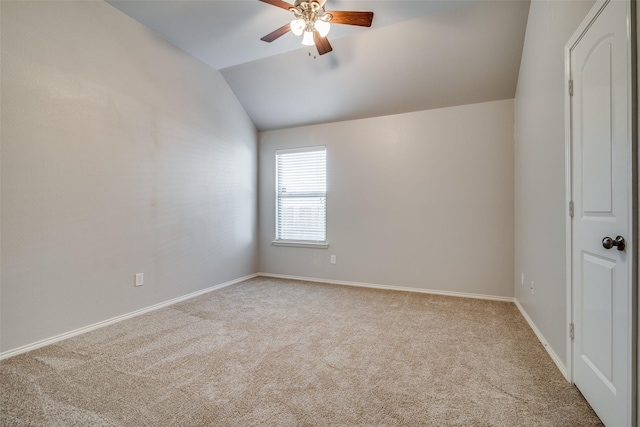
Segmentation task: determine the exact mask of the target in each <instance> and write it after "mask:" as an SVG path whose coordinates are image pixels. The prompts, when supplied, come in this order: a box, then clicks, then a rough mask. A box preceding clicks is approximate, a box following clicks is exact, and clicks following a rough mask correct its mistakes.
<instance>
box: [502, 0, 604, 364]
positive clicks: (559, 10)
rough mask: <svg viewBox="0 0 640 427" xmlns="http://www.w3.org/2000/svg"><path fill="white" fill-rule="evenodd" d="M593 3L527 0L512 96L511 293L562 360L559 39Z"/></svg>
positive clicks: (562, 192) (563, 289)
mask: <svg viewBox="0 0 640 427" xmlns="http://www.w3.org/2000/svg"><path fill="white" fill-rule="evenodd" d="M593 3H594V2H593V1H590V0H589V1H545V0H539V1H532V2H531V7H530V9H529V19H528V23H527V33H526V36H525V42H524V49H523V53H522V62H521V64H520V75H519V78H518V88H517V92H516V99H515V130H516V132H515V142H516V150H515V170H516V190H515V192H516V197H515V221H516V229H515V230H516V232H515V249H516V260H515V276H514V278H513V281H514V283H515V296H516V299H517V300H518V301H519V302H520V304H521V305H522V306H523V308H524V309H525V311H526V312H527V314H528V315H529V316H530V317H531V319H532V320H533V322H534V323H535V325H536V327H537V328H538V330H539V331H540V332H541V333H542V335H543V336H544V338H545V340H546V341H547V342H548V344H549V345H550V346H551V348H552V350H553V351H554V352H555V353H556V354H557V355H558V357H559V358H560V360H561V361H563V363H565V366H566V357H567V354H566V334H567V331H568V326H567V324H566V323H567V322H566V276H565V274H566V262H565V258H566V254H565V251H566V245H565V236H566V233H565V220H566V216H565V212H566V211H565V209H566V206H565V152H564V151H565V140H564V46H565V44H566V43H567V41H568V40H569V38H570V37H571V35H572V34H573V32H574V31H575V30H576V28H578V25H580V22H582V20H583V19H584V17H585V16H586V14H587V12H588V11H589V9H591V7H592V6H593ZM521 273H524V278H525V286H524V287H523V286H521ZM531 281H533V282H534V283H535V294H534V295H531V293H530V290H529V286H528V285H529V284H530V282H531Z"/></svg>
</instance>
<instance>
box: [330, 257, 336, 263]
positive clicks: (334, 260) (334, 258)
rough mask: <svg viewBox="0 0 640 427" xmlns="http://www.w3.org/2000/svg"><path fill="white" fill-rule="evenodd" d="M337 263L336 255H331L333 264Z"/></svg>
mask: <svg viewBox="0 0 640 427" xmlns="http://www.w3.org/2000/svg"><path fill="white" fill-rule="evenodd" d="M335 263H336V256H335V255H331V264H335Z"/></svg>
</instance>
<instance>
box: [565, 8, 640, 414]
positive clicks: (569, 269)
mask: <svg viewBox="0 0 640 427" xmlns="http://www.w3.org/2000/svg"><path fill="white" fill-rule="evenodd" d="M610 1H612V0H597V1H596V3H595V4H594V6H593V7H592V8H591V10H590V11H589V13H588V14H587V16H586V17H585V18H584V20H583V21H582V23H581V24H580V26H578V28H577V29H576V30H575V32H574V33H573V35H572V36H571V38H570V39H569V41H568V42H567V44H566V45H565V48H564V65H565V80H564V89H565V92H564V99H565V116H564V117H565V120H564V122H565V202H566V203H565V218H566V221H565V230H566V319H567V323H566V328H567V329H566V331H567V332H566V350H567V360H566V379H567V381H569V382H570V383H571V384H574V381H573V356H574V354H573V353H574V352H573V339H571V337H570V334H569V328H570V325H571V324H572V323H573V309H574V307H573V256H572V252H573V251H572V249H573V218H572V216H571V210H572V207H571V203H572V199H573V197H572V196H573V182H572V172H573V166H572V165H573V162H572V143H571V128H572V126H571V125H572V116H571V96H570V95H569V89H570V88H569V81H570V80H571V50H572V49H573V48H574V47H575V45H576V44H577V43H578V42H579V41H580V40H581V39H582V37H583V35H584V33H585V32H586V31H587V29H589V27H590V26H591V25H592V23H593V21H594V20H595V19H596V18H597V17H598V15H600V13H601V12H602V10H603V9H604V7H605V6H606V5H607V4H608V3H609V2H610ZM613 1H616V0H613ZM626 3H627V31H628V34H627V36H628V38H629V41H630V43H629V49H630V51H629V52H628V53H629V58H630V61H631V64H629V66H630V68H631V70H630V73H629V76H628V84H629V86H628V87H629V88H631V91H630V92H631V95H630V96H629V100H628V107H629V113H628V114H629V117H628V119H629V126H630V127H631V129H630V130H631V132H630V135H631V143H630V146H629V153H628V162H629V163H628V165H629V168H630V171H631V174H630V178H629V179H630V180H631V182H630V186H629V200H630V207H629V222H630V224H629V225H630V231H629V234H630V237H632V242H631V245H630V247H629V249H630V257H629V260H630V263H631V266H630V268H631V275H630V281H631V301H630V309H631V319H629V322H630V329H631V343H630V344H631V345H630V351H631V354H630V355H629V356H630V358H629V363H630V365H631V366H629V368H630V372H631V382H630V384H629V387H630V389H629V390H628V392H629V398H630V399H631V402H629V403H630V405H629V406H630V410H631V420H632V425H635V422H636V420H637V416H638V414H640V400H639V399H638V395H640V390H638V388H639V387H640V370H638V365H639V364H640V338H639V333H640V319H639V317H638V311H640V305H639V298H638V264H639V263H640V254H639V253H638V243H639V242H638V241H639V240H640V233H639V228H638V224H639V222H640V215H639V210H638V200H640V188H638V187H639V186H638V165H639V160H638V151H639V150H638V145H639V144H640V143H639V141H638V120H639V117H638V96H640V94H639V93H638V85H637V83H638V82H637V80H638V72H637V56H638V55H637V53H638V45H640V40H638V37H639V36H638V34H637V22H638V20H640V9H639V10H637V11H636V8H637V7H636V2H635V1H633V0H626Z"/></svg>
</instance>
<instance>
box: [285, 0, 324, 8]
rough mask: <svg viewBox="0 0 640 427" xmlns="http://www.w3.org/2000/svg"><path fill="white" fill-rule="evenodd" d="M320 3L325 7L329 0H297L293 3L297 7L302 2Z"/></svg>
mask: <svg viewBox="0 0 640 427" xmlns="http://www.w3.org/2000/svg"><path fill="white" fill-rule="evenodd" d="M314 2H315V3H318V4H319V5H320V7H323V6H324V4H325V3H326V2H327V0H313V1H309V0H296V1H295V2H294V3H293V5H294V6H295V7H299V6H300V5H301V4H302V3H314Z"/></svg>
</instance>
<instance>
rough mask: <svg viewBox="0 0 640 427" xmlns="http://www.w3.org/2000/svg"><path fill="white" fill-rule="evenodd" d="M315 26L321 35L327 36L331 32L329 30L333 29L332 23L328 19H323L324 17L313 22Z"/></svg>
mask: <svg viewBox="0 0 640 427" xmlns="http://www.w3.org/2000/svg"><path fill="white" fill-rule="evenodd" d="M313 27H314V28H315V29H316V31H317V32H318V33H319V34H320V37H327V34H329V30H330V29H331V24H329V23H328V22H327V21H323V20H322V19H318V20H316V22H315V23H314V24H313Z"/></svg>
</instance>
